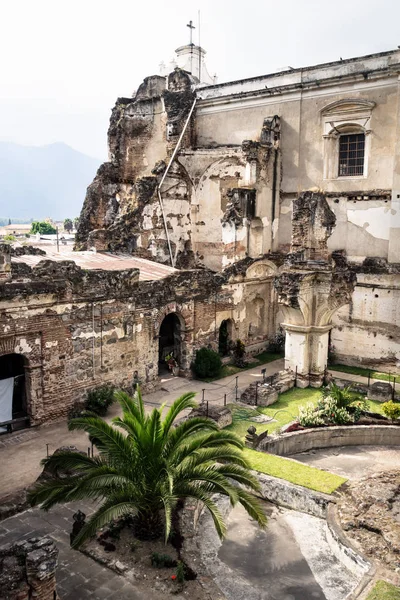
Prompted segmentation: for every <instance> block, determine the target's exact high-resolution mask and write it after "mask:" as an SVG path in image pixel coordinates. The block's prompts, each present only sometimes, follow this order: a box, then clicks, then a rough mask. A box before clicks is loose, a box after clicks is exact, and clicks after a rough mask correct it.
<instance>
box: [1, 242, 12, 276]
mask: <svg viewBox="0 0 400 600" xmlns="http://www.w3.org/2000/svg"><path fill="white" fill-rule="evenodd" d="M10 279H11V250H10V246H9V245H8V244H0V281H2V282H4V281H8V280H10Z"/></svg>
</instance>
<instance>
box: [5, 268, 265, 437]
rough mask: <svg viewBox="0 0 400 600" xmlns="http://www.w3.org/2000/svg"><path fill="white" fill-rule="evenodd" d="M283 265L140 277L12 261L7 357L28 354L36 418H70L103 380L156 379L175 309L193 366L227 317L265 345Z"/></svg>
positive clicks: (184, 364)
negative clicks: (275, 279)
mask: <svg viewBox="0 0 400 600" xmlns="http://www.w3.org/2000/svg"><path fill="white" fill-rule="evenodd" d="M275 268H276V267H275V265H274V264H273V263H272V262H271V261H267V262H265V261H258V262H254V261H251V260H250V261H245V265H243V268H242V274H240V275H237V280H236V281H234V280H233V279H232V274H231V273H229V272H227V273H225V274H223V275H216V274H214V273H212V272H211V271H209V270H197V271H195V270H191V271H178V272H176V274H174V275H171V276H168V277H166V278H164V279H160V280H154V281H140V282H139V277H138V276H139V272H138V270H137V269H131V270H125V271H84V270H82V269H80V268H79V267H77V266H76V265H75V264H74V263H72V262H67V261H65V262H62V263H53V262H51V261H49V260H43V261H41V262H39V264H38V265H37V266H36V267H33V268H31V267H29V266H28V265H26V264H24V263H12V275H13V278H12V279H11V280H8V281H4V282H3V283H2V284H1V285H0V287H1V290H0V298H1V300H0V355H6V354H13V353H16V354H22V355H23V356H24V358H25V365H26V366H25V373H26V380H27V400H28V410H29V414H30V416H31V419H32V424H34V425H36V424H40V423H43V422H50V421H54V420H58V419H62V418H66V416H67V414H68V412H69V410H70V409H71V407H72V406H73V405H74V403H75V402H77V401H81V400H82V399H83V398H84V396H85V394H86V392H87V390H88V389H91V388H94V387H97V386H98V385H100V384H102V383H104V382H110V383H112V384H113V385H115V386H116V387H121V388H125V389H129V388H130V386H131V384H132V379H133V374H134V371H137V372H138V376H139V380H140V382H141V383H142V385H144V386H152V385H153V384H154V382H155V381H156V380H157V377H158V367H159V365H158V361H159V334H160V326H161V323H162V321H163V319H164V317H165V316H166V315H168V314H169V313H176V314H177V316H178V318H179V321H180V335H181V343H180V356H179V359H180V360H179V363H180V367H181V369H182V370H183V371H185V372H189V370H190V365H191V362H192V359H193V355H194V352H195V350H196V349H197V348H199V347H201V346H204V345H209V344H210V345H211V346H212V347H214V348H217V347H218V338H219V327H220V324H221V322H222V321H223V320H224V319H232V323H233V336H232V337H233V339H236V338H237V337H239V336H240V337H241V338H242V339H243V340H244V341H245V342H246V343H250V344H252V343H254V341H255V340H257V341H259V342H265V341H266V340H267V339H268V337H269V336H271V335H273V333H274V329H273V323H274V311H273V292H272V291H271V290H272V274H273V272H274V269H275ZM247 273H248V274H247ZM257 273H258V276H257ZM247 297H249V298H250V302H249V303H247V301H246V298H247ZM253 300H254V302H255V305H253V304H254V303H253ZM261 300H262V302H263V306H262V309H261V308H260V301H261ZM257 311H258V312H257ZM255 316H257V319H258V320H255ZM264 317H265V318H264ZM255 324H257V330H254V325H255Z"/></svg>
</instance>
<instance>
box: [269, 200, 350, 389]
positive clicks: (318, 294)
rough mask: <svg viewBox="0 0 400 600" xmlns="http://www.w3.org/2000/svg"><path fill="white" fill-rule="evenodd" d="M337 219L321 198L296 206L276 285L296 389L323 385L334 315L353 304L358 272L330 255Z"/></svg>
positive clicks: (287, 360) (287, 359)
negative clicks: (290, 234)
mask: <svg viewBox="0 0 400 600" xmlns="http://www.w3.org/2000/svg"><path fill="white" fill-rule="evenodd" d="M334 226H335V215H334V214H333V212H332V211H331V210H330V208H329V206H328V203H327V202H326V199H325V197H324V196H323V194H320V193H313V192H305V193H303V194H301V195H300V197H299V198H298V199H297V200H295V201H294V203H293V219H292V244H291V253H290V254H288V256H287V259H286V262H285V265H284V267H283V269H282V271H281V273H280V274H279V275H278V276H277V277H276V279H275V281H274V285H275V288H276V290H277V292H278V302H279V303H280V304H281V305H282V311H283V313H284V323H281V326H282V327H283V328H284V329H285V331H286V343H285V368H286V369H292V370H293V371H296V370H297V384H296V385H297V386H298V387H308V386H311V387H320V386H321V385H322V384H323V380H324V372H325V369H326V366H327V362H328V346H329V331H330V329H331V328H332V315H333V314H334V312H335V311H336V310H337V309H338V308H340V307H341V306H343V305H345V304H347V303H348V302H349V301H350V298H351V294H352V292H353V289H354V283H355V279H356V276H355V273H354V272H353V271H352V270H351V269H349V267H348V265H347V262H346V257H345V256H344V255H343V254H341V253H336V255H332V256H329V254H328V248H327V239H328V237H329V235H330V234H331V231H332V229H333V227H334Z"/></svg>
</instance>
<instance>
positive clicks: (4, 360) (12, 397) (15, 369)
mask: <svg viewBox="0 0 400 600" xmlns="http://www.w3.org/2000/svg"><path fill="white" fill-rule="evenodd" d="M27 412H28V411H27V401H26V381H25V358H24V357H23V356H22V355H21V354H6V355H4V356H0V423H4V422H7V421H11V420H15V419H22V421H21V424H22V425H24V418H25V417H26V416H27ZM17 425H18V424H17V423H15V424H13V429H15V428H16V426H17ZM4 430H8V431H11V426H10V425H9V426H6V428H5V429H4V428H0V432H1V431H4Z"/></svg>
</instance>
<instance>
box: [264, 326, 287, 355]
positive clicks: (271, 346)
mask: <svg viewBox="0 0 400 600" xmlns="http://www.w3.org/2000/svg"><path fill="white" fill-rule="evenodd" d="M285 340H286V336H285V332H284V331H283V329H282V327H280V328H279V330H278V331H277V332H276V334H275V335H274V337H272V338H271V339H270V340H269V342H268V346H267V351H268V352H273V353H274V354H280V353H281V352H284V351H285Z"/></svg>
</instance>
